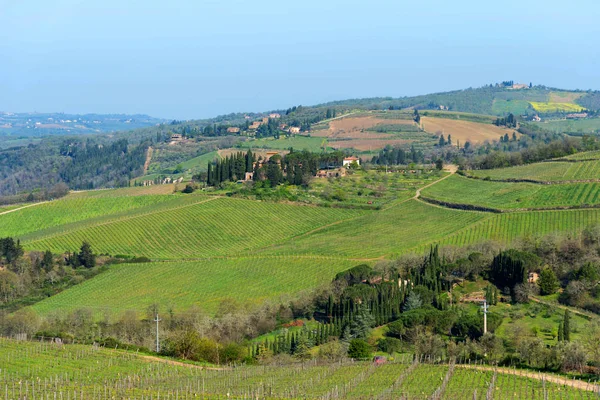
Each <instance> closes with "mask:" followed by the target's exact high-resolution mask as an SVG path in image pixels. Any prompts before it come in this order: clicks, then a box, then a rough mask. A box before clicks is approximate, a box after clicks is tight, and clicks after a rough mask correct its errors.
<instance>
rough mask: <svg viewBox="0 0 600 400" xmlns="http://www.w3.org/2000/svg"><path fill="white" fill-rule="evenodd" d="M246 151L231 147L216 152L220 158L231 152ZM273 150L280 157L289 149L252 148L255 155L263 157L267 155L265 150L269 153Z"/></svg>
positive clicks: (227, 155)
mask: <svg viewBox="0 0 600 400" xmlns="http://www.w3.org/2000/svg"><path fill="white" fill-rule="evenodd" d="M247 151H248V149H233V148H231V149H223V150H219V151H218V153H219V156H220V157H221V158H224V157H229V156H230V155H232V154H237V153H239V152H242V153H246V152H247ZM274 151H276V152H277V153H278V154H279V155H280V156H282V157H283V156H284V155H286V154H288V153H289V152H290V151H289V150H277V149H269V150H259V149H252V154H255V155H256V157H261V156H262V157H263V158H265V157H266V156H267V152H269V153H271V152H274Z"/></svg>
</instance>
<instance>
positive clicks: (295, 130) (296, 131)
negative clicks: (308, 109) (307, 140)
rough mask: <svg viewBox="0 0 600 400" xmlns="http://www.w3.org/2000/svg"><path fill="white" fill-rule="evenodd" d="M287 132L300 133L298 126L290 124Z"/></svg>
mask: <svg viewBox="0 0 600 400" xmlns="http://www.w3.org/2000/svg"><path fill="white" fill-rule="evenodd" d="M288 132H289V133H292V134H296V133H300V128H298V127H297V126H290V129H289V130H288Z"/></svg>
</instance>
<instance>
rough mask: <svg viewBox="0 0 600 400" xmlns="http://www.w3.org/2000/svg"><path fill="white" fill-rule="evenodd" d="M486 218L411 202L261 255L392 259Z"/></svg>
mask: <svg viewBox="0 0 600 400" xmlns="http://www.w3.org/2000/svg"><path fill="white" fill-rule="evenodd" d="M487 216H488V214H485V213H477V212H464V211H457V210H450V209H446V208H441V207H434V206H431V205H428V204H424V203H422V202H419V201H416V200H409V201H407V202H404V203H402V204H399V205H396V206H393V207H391V208H389V209H386V210H382V211H378V212H374V213H370V214H367V215H365V216H362V217H359V218H355V219H353V220H350V221H348V222H345V223H343V224H336V225H331V226H328V227H326V228H324V229H321V230H318V231H316V232H313V233H312V234H310V235H306V236H302V237H299V238H296V239H295V240H293V241H291V242H286V243H285V244H282V245H279V246H273V247H271V248H268V249H265V250H262V251H260V252H264V253H265V254H275V255H287V254H290V255H291V254H317V255H331V256H338V257H357V258H361V257H365V258H380V257H393V256H395V255H398V254H400V253H404V252H407V251H409V250H411V249H412V248H414V247H416V246H419V245H420V244H423V243H424V242H426V243H431V242H434V241H436V240H441V239H443V238H444V237H445V236H447V235H450V234H452V233H454V232H456V231H458V230H460V229H462V228H463V227H465V226H468V225H471V224H473V223H475V222H477V221H480V220H482V219H484V218H486V217H487Z"/></svg>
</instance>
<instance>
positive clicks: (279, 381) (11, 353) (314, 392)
mask: <svg viewBox="0 0 600 400" xmlns="http://www.w3.org/2000/svg"><path fill="white" fill-rule="evenodd" d="M406 361H408V360H406ZM0 366H2V374H0V387H1V388H2V391H1V393H2V394H1V395H0V397H2V398H7V399H16V398H32V399H33V398H35V399H39V398H43V399H53V398H54V397H56V398H57V399H61V398H62V399H68V398H71V399H74V398H77V399H80V398H81V399H92V398H102V399H104V398H110V399H124V398H127V399H141V398H142V396H143V398H156V399H158V398H164V399H194V398H202V399H207V400H208V399H226V398H234V399H242V398H257V397H258V398H268V399H272V400H275V399H284V398H287V399H289V398H296V399H310V398H333V397H336V398H348V399H366V398H386V399H391V398H411V399H427V398H430V397H431V395H432V394H433V393H434V392H435V391H436V390H437V389H438V388H440V386H441V385H442V382H443V379H444V377H445V376H446V373H447V371H448V366H447V365H428V364H422V365H418V366H417V367H416V368H414V370H412V371H407V368H408V364H406V363H389V364H385V365H382V366H374V365H373V363H372V362H371V361H365V362H341V363H340V362H338V363H331V364H322V363H320V364H317V363H295V364H288V365H276V366H269V365H265V366H237V367H235V368H225V369H210V368H208V369H200V368H193V367H192V366H189V365H188V366H186V365H182V364H174V363H166V362H160V360H157V359H156V358H153V357H148V356H145V355H142V354H135V353H127V352H123V351H119V350H114V349H104V348H93V347H91V346H82V345H63V346H58V345H53V344H49V343H39V342H37V343H32V342H16V341H12V340H7V339H0ZM504 371H505V370H504V369H499V370H498V373H497V377H496V381H495V382H496V384H495V385H494V388H493V395H494V398H495V399H513V398H527V399H582V398H595V397H594V396H597V395H596V394H595V393H593V392H591V391H588V392H585V391H581V390H577V389H574V388H573V387H570V386H566V385H564V386H559V385H558V384H554V383H550V382H548V381H546V382H542V380H539V379H532V378H525V377H520V376H515V375H513V374H504V373H503V372H504ZM510 372H513V373H514V372H516V373H519V372H520V371H518V370H517V371H513V370H511V371H510ZM492 376H493V372H488V371H478V370H473V369H471V368H466V367H464V366H462V365H457V366H456V368H455V369H454V372H453V374H452V375H451V376H450V380H449V382H448V385H447V387H446V390H445V391H443V392H442V393H440V394H441V395H442V397H441V398H444V399H465V398H469V399H471V398H478V399H482V398H486V393H487V391H488V388H489V383H490V382H491V381H492ZM401 377H403V379H400V380H399V378H401ZM569 384H574V382H573V381H569ZM475 392H476V396H474V394H475ZM75 393H76V396H75ZM403 396H404V397H403Z"/></svg>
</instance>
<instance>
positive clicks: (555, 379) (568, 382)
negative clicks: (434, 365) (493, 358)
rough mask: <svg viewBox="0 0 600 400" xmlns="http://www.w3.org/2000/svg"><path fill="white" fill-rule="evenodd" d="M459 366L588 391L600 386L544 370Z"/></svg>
mask: <svg viewBox="0 0 600 400" xmlns="http://www.w3.org/2000/svg"><path fill="white" fill-rule="evenodd" d="M456 367H457V368H465V369H472V370H478V371H488V372H498V373H499V374H504V375H516V376H521V377H524V378H529V379H536V380H538V381H546V382H551V383H556V384H559V385H563V386H569V387H572V388H575V389H580V390H585V391H588V392H598V389H599V388H598V386H597V385H594V384H592V383H588V382H584V381H579V380H576V379H569V378H563V377H561V376H556V375H551V374H547V373H544V372H530V371H526V370H521V369H510V368H505V367H487V366H483V365H465V364H457V365H456Z"/></svg>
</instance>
